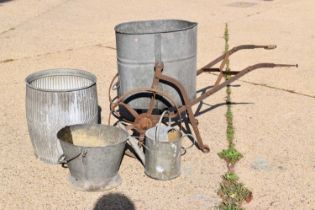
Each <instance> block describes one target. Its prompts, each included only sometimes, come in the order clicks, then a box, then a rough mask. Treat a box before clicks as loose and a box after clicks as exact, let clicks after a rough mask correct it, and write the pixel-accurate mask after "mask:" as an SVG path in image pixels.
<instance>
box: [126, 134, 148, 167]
mask: <svg viewBox="0 0 315 210" xmlns="http://www.w3.org/2000/svg"><path fill="white" fill-rule="evenodd" d="M128 142H129V143H130V146H131V147H132V149H133V150H134V151H135V152H136V154H137V156H138V157H139V159H140V161H141V162H142V164H143V165H145V156H144V153H143V151H142V149H141V148H140V147H139V145H138V141H137V140H136V139H135V138H134V137H132V136H129V138H128Z"/></svg>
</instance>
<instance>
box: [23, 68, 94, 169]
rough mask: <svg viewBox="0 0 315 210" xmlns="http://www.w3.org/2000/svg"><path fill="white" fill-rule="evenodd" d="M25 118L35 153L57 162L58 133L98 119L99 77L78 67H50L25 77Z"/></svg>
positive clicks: (58, 152) (58, 148)
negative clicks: (97, 85)
mask: <svg viewBox="0 0 315 210" xmlns="http://www.w3.org/2000/svg"><path fill="white" fill-rule="evenodd" d="M26 118H27V124H28V130H29V135H30V138H31V141H32V144H33V148H34V153H35V155H36V156H37V157H38V158H39V159H40V160H42V161H44V162H47V163H53V164H56V163H58V158H59V157H60V155H62V154H63V152H62V148H61V147H60V143H59V140H58V138H57V136H56V135H57V132H58V131H59V130H60V129H61V128H62V127H64V126H66V125H73V124H80V123H97V122H98V103H97V92H96V77H95V76H94V75H93V74H91V73H89V72H86V71H82V70H76V69H51V70H44V71H39V72H36V73H33V74H31V75H29V76H28V77H27V78H26Z"/></svg>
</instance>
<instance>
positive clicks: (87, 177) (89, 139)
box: [57, 124, 128, 191]
mask: <svg viewBox="0 0 315 210" xmlns="http://www.w3.org/2000/svg"><path fill="white" fill-rule="evenodd" d="M57 135H58V138H59V139H60V143H61V146H62V149H63V151H64V154H63V155H62V156H60V158H59V163H61V164H66V165H67V166H68V168H69V170H70V177H69V180H70V182H71V184H72V185H73V186H74V187H76V188H78V189H80V190H84V191H95V190H109V189H111V188H113V187H117V186H118V185H119V184H120V183H121V178H120V176H119V174H118V170H119V167H120V163H121V160H122V157H123V154H124V149H125V144H126V141H127V138H128V132H126V131H125V130H123V129H121V128H118V127H114V126H108V125H100V124H98V125H91V124H82V125H73V126H67V127H65V128H63V129H61V130H60V131H59V132H58V134H57Z"/></svg>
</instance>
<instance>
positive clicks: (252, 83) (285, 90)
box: [209, 73, 315, 99]
mask: <svg viewBox="0 0 315 210" xmlns="http://www.w3.org/2000/svg"><path fill="white" fill-rule="evenodd" d="M209 74H212V75H215V76H218V74H215V73H209ZM237 81H240V82H244V83H246V84H250V85H255V86H260V87H265V88H269V89H273V90H280V91H284V92H287V93H291V94H295V95H300V96H305V97H309V98H313V99H315V95H310V94H306V93H301V92H298V91H295V90H290V89H286V88H281V87H274V86H271V85H267V84H262V83H256V82H250V81H247V80H242V79H238V80H237Z"/></svg>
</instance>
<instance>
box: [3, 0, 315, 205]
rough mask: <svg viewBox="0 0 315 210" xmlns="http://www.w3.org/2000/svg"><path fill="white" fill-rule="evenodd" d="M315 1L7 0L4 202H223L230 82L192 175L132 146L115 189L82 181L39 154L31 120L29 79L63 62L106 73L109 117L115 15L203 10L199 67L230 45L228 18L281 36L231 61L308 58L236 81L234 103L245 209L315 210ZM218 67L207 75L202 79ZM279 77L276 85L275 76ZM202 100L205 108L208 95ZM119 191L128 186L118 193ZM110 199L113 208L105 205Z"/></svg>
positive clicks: (265, 38) (248, 38)
mask: <svg viewBox="0 0 315 210" xmlns="http://www.w3.org/2000/svg"><path fill="white" fill-rule="evenodd" d="M314 9H315V4H314V2H313V1H312V0H274V1H267V0H266V1H262V0H229V1H228V0H221V1H206V0H199V1H181V0H174V1H163V0H156V1H145V0H130V1H115V0H106V1H104V0H90V1H85V0H27V1H22V0H11V1H3V0H1V1H0V20H1V21H0V73H1V74H0V87H1V88H0V89H1V106H0V136H1V141H0V148H1V149H0V157H1V159H0V169H1V175H0V186H1V187H0V209H10V210H11V209H102V205H103V209H104V208H105V207H104V205H106V201H108V200H111V201H113V202H111V204H112V205H116V209H121V208H120V207H119V205H120V204H119V201H123V202H121V205H122V206H127V207H128V206H129V207H128V208H127V207H126V209H132V208H135V209H140V210H142V209H150V210H151V209H214V208H215V206H217V205H218V203H219V202H220V199H219V197H218V196H217V195H216V191H217V189H218V186H219V182H220V175H222V174H223V173H224V172H225V170H226V168H225V164H224V162H223V161H222V160H220V159H219V157H218V156H217V153H218V152H219V151H221V150H222V149H223V148H225V147H226V140H225V128H226V123H225V117H224V114H225V111H226V107H225V106H224V105H223V106H215V105H218V104H220V103H223V102H224V101H225V98H224V96H225V91H221V92H220V93H217V94H216V95H214V96H213V97H210V98H207V99H206V100H205V103H206V104H208V105H209V106H212V108H213V109H212V110H211V111H210V112H207V113H205V114H203V115H201V116H200V117H198V119H199V123H200V130H201V135H202V137H203V140H204V142H205V143H207V144H209V146H210V148H211V152H210V153H209V154H202V153H201V152H200V151H198V150H197V149H191V150H189V151H188V153H187V154H186V155H185V156H184V157H183V159H182V160H183V163H182V175H181V176H180V177H179V178H177V179H175V180H172V181H167V182H161V181H155V180H152V179H150V178H148V177H146V176H145V175H144V172H143V168H142V166H141V165H140V163H139V162H137V161H136V160H134V159H131V158H128V157H124V159H123V162H122V165H121V169H120V174H121V177H122V179H123V183H122V185H120V186H119V187H118V188H116V189H113V190H111V191H109V192H81V191H75V190H74V189H73V188H71V186H70V185H69V184H68V182H67V175H68V171H67V170H66V169H63V168H61V167H60V166H56V165H47V164H44V163H42V162H40V161H38V160H36V159H35V157H34V155H33V148H32V145H31V142H30V138H29V135H28V130H27V123H26V119H25V83H24V78H25V77H26V76H27V75H29V74H30V73H32V72H35V71H38V70H42V69H50V68H57V67H69V68H79V69H84V70H88V71H90V72H92V73H94V74H95V75H96V76H97V78H98V83H97V85H98V95H99V102H100V106H101V107H103V113H102V118H103V122H106V119H107V115H108V112H109V111H108V110H107V108H106V107H108V105H109V104H108V101H107V97H108V96H107V88H108V86H109V81H110V80H111V78H112V77H113V76H114V75H115V73H116V71H117V70H116V52H115V49H114V48H115V34H114V30H113V28H114V26H115V25H116V24H118V23H121V22H124V21H131V20H144V19H164V18H177V19H187V20H192V21H196V22H198V23H199V26H198V67H201V66H203V65H204V64H206V63H207V62H208V61H210V60H212V59H214V58H215V57H216V56H218V55H219V54H221V53H222V51H223V49H224V41H223V39H222V35H223V31H224V24H225V23H226V22H228V23H229V28H230V34H231V35H230V39H231V41H230V45H231V46H235V45H239V44H277V45H278V48H277V49H276V50H274V51H264V50H257V51H247V52H242V53H240V54H237V55H234V56H233V57H232V59H231V66H232V68H233V69H235V70H237V69H241V68H244V67H246V66H247V65H251V64H254V63H257V62H264V61H268V62H277V63H299V69H298V70H296V69H261V70H258V71H256V72H253V73H251V74H249V75H247V76H245V77H243V78H242V79H241V81H238V82H236V83H235V84H237V85H240V86H238V87H234V88H233V89H232V91H233V92H232V99H233V101H234V102H239V103H248V104H239V105H235V106H233V112H234V118H235V119H234V120H235V121H234V124H235V128H236V141H237V148H238V149H239V150H240V151H241V152H242V153H243V154H244V158H243V159H242V160H241V161H240V163H239V164H238V165H237V173H238V174H239V176H240V178H241V181H243V182H244V183H245V185H246V186H247V187H248V188H249V189H251V190H252V191H253V195H254V199H253V201H252V202H251V203H250V204H246V205H244V207H245V208H246V209H254V210H260V209H262V210H264V209H275V210H278V209H284V210H288V209H294V210H297V209H306V210H307V209H315V199H314V194H315V182H314V178H315V138H314V136H315V129H314V127H315V120H314V119H315V111H314V109H315V82H314V81H315V71H314V66H315V59H313V58H314V56H315V53H314V51H315V24H314V22H315V15H314ZM213 79H214V76H213V75H209V76H203V77H202V78H199V79H198V88H202V87H204V86H206V85H209V84H211V82H213ZM266 86H269V87H266ZM204 108H207V105H205V107H204ZM109 193H120V194H123V195H124V196H120V197H119V196H115V195H114V194H112V195H110V196H108V194H109ZM105 209H106V208H105Z"/></svg>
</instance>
